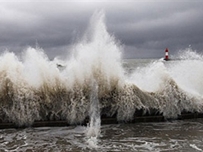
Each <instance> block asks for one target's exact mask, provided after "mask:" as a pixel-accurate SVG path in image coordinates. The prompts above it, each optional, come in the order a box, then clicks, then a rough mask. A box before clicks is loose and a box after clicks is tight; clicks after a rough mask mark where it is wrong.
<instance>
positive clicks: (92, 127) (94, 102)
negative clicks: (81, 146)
mask: <svg viewBox="0 0 203 152" xmlns="http://www.w3.org/2000/svg"><path fill="white" fill-rule="evenodd" d="M89 119H90V122H89V124H88V126H87V132H86V136H87V138H88V139H87V142H88V144H89V146H90V147H92V148H97V147H98V146H97V142H98V141H97V140H98V139H97V138H98V137H99V136H100V127H101V118H100V103H99V99H98V85H97V82H96V81H95V80H93V82H92V90H91V95H90V109H89Z"/></svg>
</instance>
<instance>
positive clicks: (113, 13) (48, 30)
mask: <svg viewBox="0 0 203 152" xmlns="http://www.w3.org/2000/svg"><path fill="white" fill-rule="evenodd" d="M0 4H1V5H0V25H1V26H0V51H1V52H2V51H4V50H5V49H6V48H7V49H9V50H11V51H14V52H19V51H22V50H23V49H25V48H26V47H27V46H29V45H30V46H35V44H36V43H38V44H39V45H40V47H42V48H43V49H44V50H45V51H46V53H47V54H48V55H49V56H50V57H51V58H52V57H54V56H56V55H62V54H64V53H65V52H67V51H68V48H69V47H70V46H71V45H72V44H74V43H76V42H77V41H79V39H80V38H81V37H82V35H83V33H84V31H85V30H86V28H87V27H88V23H89V20H90V18H91V16H92V14H93V13H94V12H95V11H96V10H100V9H103V10H104V11H105V13H106V24H107V29H108V31H109V33H110V34H113V35H114V36H115V37H116V39H118V40H119V41H120V42H121V44H122V45H123V46H124V57H137V58H140V57H142V58H149V57H153V58H154V57H162V55H163V51H164V49H165V48H166V47H168V48H169V50H170V51H171V52H172V53H175V52H176V51H178V50H180V49H184V48H186V47H188V46H189V45H192V47H193V48H194V49H196V50H197V51H203V49H202V48H203V43H202V42H203V32H202V31H203V10H202V8H203V2H201V1H198V0H196V1H186V0H185V1H183V0H181V1H172V0H165V1H160V0H153V1H152V0H145V1H113V2H111V1H103V2H101V1H100V2H96V1H95V2H94V1H89V2H87V1H86V2H82V1H80V2H73V1H65V0H64V1H54V0H52V1H32V0H30V1H21V2H0Z"/></svg>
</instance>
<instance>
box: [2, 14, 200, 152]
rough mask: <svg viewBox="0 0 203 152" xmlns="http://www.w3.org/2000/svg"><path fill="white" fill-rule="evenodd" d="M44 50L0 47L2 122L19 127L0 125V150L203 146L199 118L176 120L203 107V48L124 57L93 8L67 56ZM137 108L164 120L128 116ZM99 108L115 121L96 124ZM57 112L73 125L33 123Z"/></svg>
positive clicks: (144, 150)
mask: <svg viewBox="0 0 203 152" xmlns="http://www.w3.org/2000/svg"><path fill="white" fill-rule="evenodd" d="M149 51H150V50H149ZM46 52H47V50H43V49H42V48H40V47H39V46H38V47H35V48H33V47H28V48H27V49H25V50H23V51H22V53H21V54H20V55H19V54H18V55H17V54H15V52H12V51H9V50H7V51H3V52H2V53H1V54H0V123H7V122H12V123H13V124H14V125H15V126H16V127H17V128H5V129H1V130H0V152H7V151H9V152H11V151H23V152H24V151H25V152H31V151H45V152H52V151H53V152H61V151H64V152H65V151H73V152H76V151H85V152H89V151H92V152H94V151H103V152H107V151H123V152H130V151H138V152H162V151H167V152H176V151H177V152H181V151H182V152H191V151H197V152H198V151H203V136H202V135H203V119H192V120H184V121H183V120H176V118H178V116H179V115H181V113H182V112H192V113H193V112H194V113H202V112H203V96H202V95H203V87H202V86H203V79H202V76H203V68H202V67H203V56H202V54H200V53H197V51H195V50H193V49H192V48H191V47H189V48H186V49H183V50H179V51H178V52H179V53H178V54H177V55H175V56H172V55H171V56H169V57H170V59H171V60H170V61H165V60H163V58H160V59H124V58H123V57H122V56H123V53H124V52H125V48H124V47H123V46H122V45H121V44H120V42H119V41H118V40H116V38H115V37H114V36H113V35H111V34H110V33H109V32H108V30H107V27H106V25H105V15H104V13H102V12H97V13H95V14H94V15H93V16H92V18H91V21H90V25H89V27H88V29H87V31H86V33H85V35H84V37H82V38H81V40H80V41H79V42H77V43H75V44H74V45H73V46H72V47H71V48H69V50H68V52H69V53H67V54H68V55H67V57H64V56H65V55H63V57H60V56H58V57H55V58H54V59H52V60H50V59H49V57H48V55H47V54H46ZM163 54H164V52H163ZM137 110H141V111H143V115H144V114H146V113H147V114H150V113H154V112H155V113H159V114H161V115H163V116H164V118H165V120H166V121H165V122H153V123H152V122H151V123H139V122H136V120H135V123H128V122H130V121H131V120H133V119H134V114H135V113H136V111H137ZM103 116H106V117H112V116H115V117H116V119H117V121H118V122H119V123H118V124H109V125H101V119H102V118H101V117H103ZM86 118H89V122H88V123H87V124H85V125H84V121H85V120H86ZM60 120H63V121H67V123H68V124H69V125H70V126H64V127H32V124H33V123H34V122H35V121H60Z"/></svg>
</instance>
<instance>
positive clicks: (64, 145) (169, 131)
mask: <svg viewBox="0 0 203 152" xmlns="http://www.w3.org/2000/svg"><path fill="white" fill-rule="evenodd" d="M95 142H97V145H96V147H95ZM202 150H203V119H196V120H187V121H186V120H185V121H173V122H163V123H138V124H119V125H104V126H102V127H101V137H99V138H98V139H97V141H96V140H95V139H94V138H92V139H88V138H87V137H86V127H84V126H77V127H74V126H72V127H52V128H51V127H46V128H27V129H17V130H16V129H6V130H0V151H87V152H88V151H104V152H106V151H129V152H130V151H138V152H158V151H167V152H176V151H177V152H180V151H182V152H191V151H194V152H195V151H197V152H198V151H202Z"/></svg>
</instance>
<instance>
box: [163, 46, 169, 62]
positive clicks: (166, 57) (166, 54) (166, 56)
mask: <svg viewBox="0 0 203 152" xmlns="http://www.w3.org/2000/svg"><path fill="white" fill-rule="evenodd" d="M164 60H166V61H168V60H169V57H168V48H166V50H165V58H164Z"/></svg>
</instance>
